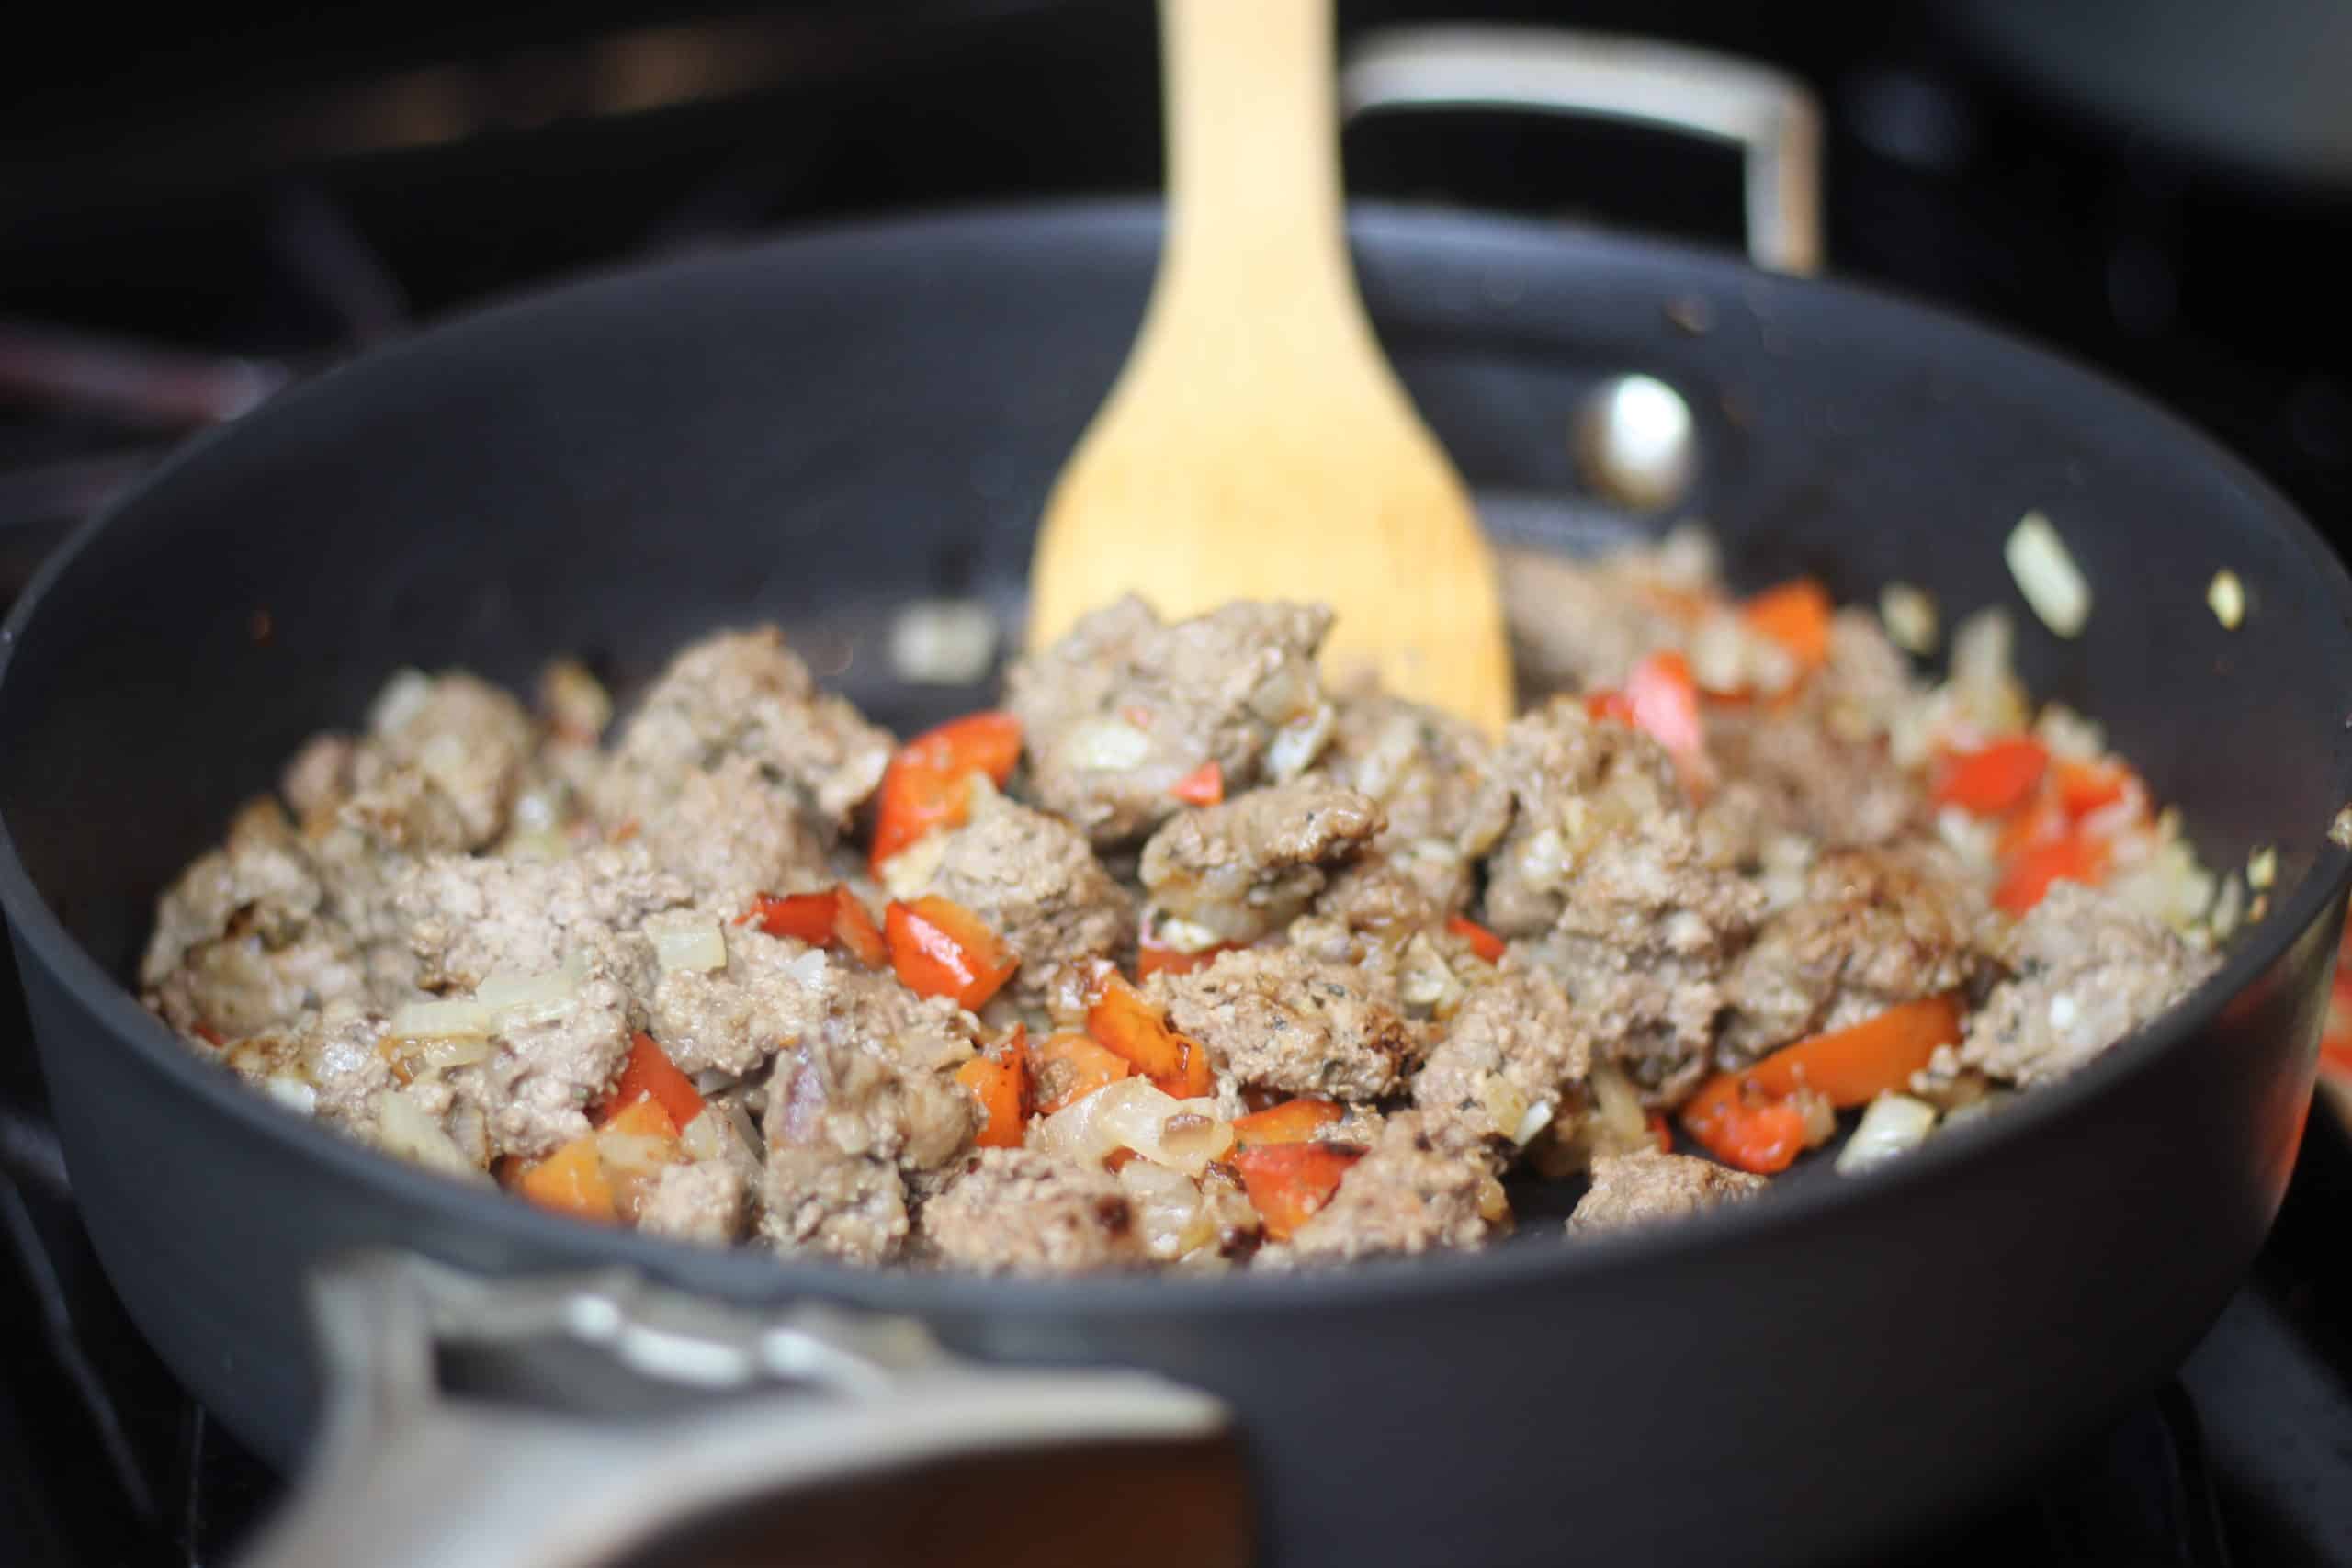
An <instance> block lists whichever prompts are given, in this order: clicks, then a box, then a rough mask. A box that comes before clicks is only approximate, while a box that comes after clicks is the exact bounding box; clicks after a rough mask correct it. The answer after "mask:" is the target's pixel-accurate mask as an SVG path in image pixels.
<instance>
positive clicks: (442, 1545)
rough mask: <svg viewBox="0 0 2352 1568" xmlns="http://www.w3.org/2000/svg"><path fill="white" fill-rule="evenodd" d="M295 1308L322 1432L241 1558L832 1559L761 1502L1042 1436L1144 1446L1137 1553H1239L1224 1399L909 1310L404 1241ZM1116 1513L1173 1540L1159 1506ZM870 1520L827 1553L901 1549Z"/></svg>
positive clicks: (1243, 1549) (371, 1567)
mask: <svg viewBox="0 0 2352 1568" xmlns="http://www.w3.org/2000/svg"><path fill="white" fill-rule="evenodd" d="M312 1318H313V1322H314V1325H315V1326H316V1329H317V1335H318V1339H319V1344H320V1348H321V1350H322V1356H323V1359H324V1361H325V1365H326V1371H327V1374H328V1380H327V1381H328V1396H327V1405H326V1409H325V1412H324V1418H323V1421H322V1427H321V1438H320V1441H319V1444H318V1446H317V1448H316V1450H314V1455H313V1458H312V1460H311V1462H310V1463H309V1464H308V1466H307V1467H306V1469H305V1471H304V1472H303V1474H302V1475H301V1476H300V1478H299V1480H298V1483H297V1486H296V1489H295V1492H294V1494H293V1495H292V1496H291V1498H290V1499H289V1501H288V1504H287V1505H286V1506H285V1507H284V1509H283V1510H282V1511H281V1512H280V1513H279V1515H278V1516H277V1517H275V1518H274V1519H272V1520H271V1521H270V1522H269V1524H268V1525H267V1526H266V1528H265V1529H263V1530H262V1531H261V1532H260V1533H259V1534H258V1535H257V1536H256V1538H255V1539H254V1541H253V1543H252V1544H251V1546H250V1548H249V1549H248V1550H247V1551H246V1552H245V1554H244V1555H243V1558H242V1559H241V1562H240V1568H321V1565H324V1564H333V1565H334V1568H392V1565H394V1564H401V1565H403V1568H598V1565H606V1564H636V1563H652V1562H671V1561H673V1560H674V1561H680V1562H684V1561H702V1562H710V1561H725V1562H736V1561H757V1562H777V1561H784V1560H786V1559H791V1560H797V1561H820V1560H822V1561H842V1560H843V1559H842V1558H841V1557H838V1556H836V1555H834V1554H833V1550H829V1548H828V1547H827V1545H826V1543H825V1540H824V1539H823V1536H822V1530H821V1528H820V1527H819V1526H810V1525H808V1524H806V1523H805V1522H804V1523H803V1524H802V1525H801V1526H798V1527H786V1526H783V1525H779V1524H776V1523H775V1521H776V1520H778V1519H781V1518H788V1517H791V1516H789V1515H786V1514H784V1513H783V1512H782V1510H783V1509H786V1508H789V1507H790V1506H793V1504H794V1502H795V1500H796V1499H797V1498H799V1497H801V1495H804V1494H808V1495H813V1494H815V1493H816V1492H817V1491H818V1490H819V1489H820V1488H826V1487H835V1488H838V1487H840V1486H842V1484H844V1483H857V1482H861V1481H865V1482H878V1481H883V1480H886V1479H887V1478H889V1477H893V1476H902V1475H903V1474H904V1472H909V1471H914V1470H921V1471H923V1472H924V1473H925V1474H926V1475H929V1474H933V1473H935V1472H936V1471H937V1469H938V1467H944V1466H948V1465H951V1464H952V1463H953V1462H954V1461H960V1460H968V1459H970V1458H972V1457H974V1456H976V1455H982V1454H989V1455H1001V1454H1005V1453H1021V1452H1023V1451H1024V1450H1039V1449H1048V1448H1050V1449H1056V1450H1072V1451H1073V1452H1074V1453H1077V1454H1079V1455H1080V1456H1081V1457H1080V1460H1078V1461H1074V1462H1080V1463H1084V1462H1100V1461H1102V1460H1103V1456H1104V1455H1106V1454H1110V1455H1115V1454H1118V1453H1122V1452H1125V1453H1131V1454H1142V1455H1148V1456H1149V1457H1148V1463H1149V1464H1150V1466H1151V1474H1152V1475H1153V1476H1154V1477H1155V1480H1156V1481H1157V1480H1161V1479H1166V1478H1169V1477H1170V1476H1173V1477H1174V1478H1175V1481H1176V1484H1177V1487H1178V1490H1179V1492H1180V1493H1181V1494H1182V1497H1181V1499H1180V1500H1181V1501H1182V1504H1183V1505H1184V1506H1182V1509H1181V1510H1180V1512H1181V1514H1182V1519H1183V1524H1182V1528H1181V1529H1178V1530H1177V1532H1176V1533H1177V1534H1179V1535H1182V1533H1183V1532H1184V1531H1185V1530H1191V1531H1192V1532H1193V1539H1191V1540H1183V1541H1172V1540H1156V1541H1153V1542H1150V1543H1149V1544H1150V1546H1152V1547H1156V1548H1168V1547H1174V1548H1176V1549H1177V1550H1179V1551H1182V1553H1183V1555H1182V1558H1181V1559H1177V1560H1181V1561H1187V1562H1207V1563H1233V1564H1236V1565H1237V1568H1238V1564H1241V1563H1244V1562H1247V1561H1248V1560H1249V1552H1250V1522H1249V1507H1248V1502H1247V1487H1246V1483H1245V1480H1244V1477H1243V1473H1242V1467H1241V1463H1240V1461H1239V1458H1238V1450H1237V1448H1236V1445H1235V1444H1234V1443H1233V1441H1232V1439H1231V1436H1230V1427H1229V1426H1228V1422H1227V1411H1226V1409H1225V1407H1224V1406H1223V1405H1222V1404H1219V1403H1218V1402H1217V1401H1216V1400H1215V1399H1212V1398H1210V1397H1209V1396H1208V1395H1206V1394H1204V1393H1195V1392H1193V1391H1191V1390H1187V1389H1183V1388H1180V1387H1178V1386H1176V1385H1175V1384H1173V1383H1170V1382H1165V1381H1164V1380H1162V1379H1159V1378H1157V1377H1153V1376H1150V1375H1148V1374H1145V1373H1140V1372H1128V1371H1037V1370H1034V1369H1021V1370H1017V1371H1013V1370H1000V1369H996V1368H989V1367H983V1366H980V1365H978V1363H975V1362H970V1361H966V1360H963V1359H958V1358H956V1357H954V1356H951V1355H950V1354H948V1353H947V1352H946V1351H945V1350H944V1349H942V1348H940V1346H939V1345H938V1343H937V1342H936V1341H935V1340H934V1339H933V1337H932V1336H931V1335H930V1333H929V1331H928V1330H926V1329H925V1328H924V1327H923V1326H922V1325H921V1324H919V1323H917V1322H915V1321H913V1320H911V1319H894V1318H887V1317H880V1316H873V1315H863V1314H851V1313H846V1312H843V1311H840V1310H836V1309H832V1308H828V1307H823V1306H819V1305H813V1304H803V1305H799V1306H795V1307H792V1308H789V1309H786V1310H784V1311H782V1312H780V1313H775V1314H762V1313H756V1312H752V1311H749V1310H744V1309H737V1308H732V1307H726V1306H721V1305H718V1304H717V1303H711V1302H707V1301H704V1300H700V1299H697V1298H695V1297H690V1296H687V1295H684V1294H682V1293H680V1292H674V1291H671V1290H668V1289H665V1288H662V1287H660V1286H657V1285H654V1284H651V1283H650V1282H649V1281H647V1280H644V1279H643V1278H642V1277H640V1276H638V1275H636V1274H634V1273H631V1272H628V1271H627V1270H614V1271H606V1272H598V1273H594V1274H587V1275H576V1276H565V1277H558V1278H543V1279H536V1280H495V1281H493V1280H483V1279H480V1278H477V1277H475V1276H473V1275H470V1274H467V1273H464V1272H462V1271H459V1270H458V1269H450V1268H447V1267H445V1266H442V1265H439V1264H435V1263H430V1262H427V1261H425V1260H424V1259H423V1258H416V1257H413V1256H411V1255H408V1254H403V1253H372V1254H366V1255H362V1256H358V1257H356V1258H349V1259H345V1260H344V1261H341V1262H339V1263H336V1264H334V1265H333V1266H331V1267H330V1268H328V1269H325V1270H323V1271H322V1274H321V1275H320V1276H319V1277H318V1279H317V1280H316V1281H315V1282H314V1285H313V1288H312ZM1161 1501H1162V1502H1163V1503H1165V1502H1166V1501H1167V1499H1165V1498H1163V1499H1162V1500H1161ZM1043 1512H1044V1511H1043V1510H1036V1511H1030V1510H1025V1509H1024V1510H1023V1516H1024V1517H1023V1518H1022V1520H1021V1523H1022V1527H1023V1537H1022V1539H1023V1541H1024V1542H1033V1543H1034V1542H1035V1541H1037V1540H1040V1539H1041V1534H1049V1533H1050V1529H1051V1526H1050V1524H1049V1523H1046V1522H1043V1521H1042V1519H1041V1517H1040V1516H1041V1515H1042V1513H1043ZM1132 1512H1133V1513H1134V1514H1135V1515H1136V1517H1138V1519H1149V1520H1153V1521H1156V1522H1155V1523H1154V1524H1153V1525H1152V1526H1151V1527H1150V1528H1152V1529H1156V1530H1157V1531H1158V1532H1159V1534H1160V1535H1162V1536H1163V1537H1164V1536H1166V1535H1167V1534H1168V1533H1169V1529H1168V1526H1167V1524H1166V1520H1167V1518H1168V1513H1167V1511H1166V1510H1165V1509H1164V1508H1162V1507H1160V1506H1154V1507H1153V1508H1151V1509H1149V1510H1144V1509H1135V1510H1132ZM752 1516H756V1517H758V1518H761V1519H764V1520H767V1521H769V1524H768V1525H763V1526H762V1527H760V1533H759V1537H758V1539H759V1540H761V1541H762V1542H763V1543H764V1544H763V1546H762V1547H761V1549H760V1551H759V1552H758V1554H757V1555H755V1556H745V1555H742V1554H741V1552H742V1549H741V1548H740V1547H738V1548H736V1549H734V1551H735V1554H733V1555H730V1551H729V1548H728V1547H727V1546H726V1544H725V1542H724V1540H723V1539H719V1538H714V1536H713V1535H712V1533H711V1532H712V1531H714V1530H718V1531H720V1532H721V1535H722V1537H723V1532H724V1529H726V1528H729V1527H725V1526H724V1525H723V1523H722V1522H721V1521H724V1520H727V1519H729V1518H733V1519H737V1520H739V1521H741V1520H742V1519H745V1518H747V1517H752ZM959 1517H961V1516H959ZM893 1518H896V1516H893ZM889 1522H890V1521H888V1520H885V1521H881V1523H882V1525H883V1528H880V1529H876V1520H874V1519H872V1518H870V1517H869V1518H865V1519H860V1520H857V1521H855V1523H856V1525H857V1527H858V1529H860V1530H861V1532H862V1533H861V1534H860V1535H859V1536H858V1537H857V1538H856V1545H855V1549H854V1555H853V1556H852V1557H851V1558H850V1559H848V1560H854V1561H860V1562H893V1561H898V1560H899V1559H898V1558H897V1557H896V1556H894V1554H893V1551H892V1541H891V1539H890V1538H891V1530H890V1529H889V1528H888V1524H889ZM899 1523H900V1524H901V1525H902V1527H903V1523H904V1522H903V1521H899ZM733 1528H737V1529H744V1528H749V1527H747V1526H742V1525H740V1524H739V1525H738V1526H737V1527H733ZM1137 1528H1139V1529H1140V1528H1145V1527H1144V1526H1142V1525H1141V1524H1139V1525H1138V1526H1137ZM697 1530H699V1531H700V1532H702V1533H700V1534H699V1535H696V1534H695V1531H697ZM900 1533H901V1534H902V1535H904V1536H905V1538H906V1541H905V1544H908V1545H911V1544H913V1542H914V1540H916V1538H917V1537H919V1536H922V1531H920V1530H915V1529H906V1528H902V1529H901V1531H900ZM715 1539H719V1543H718V1545H717V1546H716V1547H714V1540H715ZM926 1539H928V1540H929V1543H930V1545H931V1546H932V1547H933V1548H935V1547H936V1546H937V1544H938V1543H937V1540H936V1538H935V1537H929V1538H926ZM1135 1555H1136V1557H1139V1558H1140V1559H1141V1560H1143V1561H1146V1562H1149V1561H1153V1560H1156V1559H1159V1558H1160V1556H1161V1553H1159V1552H1157V1551H1150V1550H1146V1551H1140V1552H1138V1553H1136V1554H1135ZM1127 1560H1134V1559H1133V1558H1129V1559H1123V1561H1127Z"/></svg>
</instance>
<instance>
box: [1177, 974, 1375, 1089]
mask: <svg viewBox="0 0 2352 1568" xmlns="http://www.w3.org/2000/svg"><path fill="white" fill-rule="evenodd" d="M1149 989H1150V992H1151V994H1152V996H1153V997H1154V998H1155V999H1157V1000H1159V1001H1160V1002H1161V1003H1162V1004H1164V1005H1165V1006H1166V1007H1167V1009H1168V1019H1169V1021H1170V1023H1172V1024H1174V1025H1175V1026H1176V1028H1177V1029H1178V1030H1179V1031H1181V1032H1183V1033H1185V1034H1188V1035H1190V1036H1192V1037H1193V1039H1195V1040H1197V1041H1199V1042H1200V1043H1202V1044H1204V1045H1205V1046H1207V1047H1208V1049H1209V1052H1210V1054H1211V1056H1212V1057H1213V1058H1214V1059H1215V1060H1216V1063H1217V1064H1218V1066H1220V1067H1221V1068H1222V1070H1223V1071H1224V1073H1225V1074H1226V1075H1227V1077H1230V1078H1232V1079H1233V1080H1234V1081H1236V1082H1237V1083H1239V1084H1242V1085H1246V1086H1249V1087H1251V1088H1256V1089H1282V1090H1286V1091H1288V1092H1290V1093H1292V1094H1319V1095H1324V1096H1327V1097H1329V1098H1330V1099H1333V1100H1378V1099H1380V1098H1382V1097H1383V1096H1385V1095H1388V1094H1393V1093H1395V1092H1396V1091H1397V1088H1398V1087H1399V1085H1400V1084H1401V1083H1402V1082H1403V1079H1404V1075H1405V1073H1406V1072H1407V1071H1408V1069H1409V1068H1410V1066H1411V1065H1412V1062H1413V1059H1414V1058H1415V1056H1416V1055H1419V1045H1420V1041H1419V1032H1418V1031H1416V1030H1415V1028H1414V1027H1413V1025H1412V1024H1410V1023H1408V1022H1407V1021H1406V1020H1405V1019H1404V1018H1403V1017H1402V1016H1401V1015H1400V1014H1399V1013H1398V1012H1397V1009H1396V1007H1395V1006H1394V1005H1393V1003H1392V1002H1391V1000H1390V999H1389V998H1385V997H1384V996H1382V995H1380V994H1379V991H1378V990H1377V988H1376V987H1374V985H1372V984H1371V983H1370V982H1369V981H1367V979H1366V977H1365V976H1363V975H1362V974H1361V973H1358V972H1356V971H1353V970H1351V969H1349V968H1347V967H1345V966H1343V965H1340V964H1325V963H1322V962H1320V961H1318V960H1317V959H1315V958H1313V957H1311V956H1309V955H1308V954H1306V953H1301V952H1299V951H1298V950H1296V949H1295V948H1287V947H1276V948H1245V949H1242V950H1240V951H1238V952H1234V953H1219V954H1218V955H1217V958H1216V962H1215V963H1213V964H1210V965H1209V966H1208V967H1206V968H1204V969H1196V970H1194V971H1193V972H1192V973H1191V974H1189V975H1178V974H1173V973H1168V972H1162V973H1160V974H1158V975H1155V976H1152V977H1151V981H1150V985H1149Z"/></svg>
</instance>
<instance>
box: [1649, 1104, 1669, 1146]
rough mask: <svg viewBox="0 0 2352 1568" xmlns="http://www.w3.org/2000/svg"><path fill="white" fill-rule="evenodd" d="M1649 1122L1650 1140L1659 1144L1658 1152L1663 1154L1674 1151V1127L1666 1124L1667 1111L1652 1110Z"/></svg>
mask: <svg viewBox="0 0 2352 1568" xmlns="http://www.w3.org/2000/svg"><path fill="white" fill-rule="evenodd" d="M1649 1124H1650V1142H1652V1143H1654V1144H1656V1145H1657V1152H1658V1153H1660V1154H1662V1155H1670V1154H1672V1153H1673V1152H1674V1129H1673V1128H1671V1127H1669V1126H1668V1125H1667V1124H1666V1112H1665V1111H1651V1112H1650V1115H1649Z"/></svg>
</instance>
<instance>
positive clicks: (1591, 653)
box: [1501, 530, 1717, 692]
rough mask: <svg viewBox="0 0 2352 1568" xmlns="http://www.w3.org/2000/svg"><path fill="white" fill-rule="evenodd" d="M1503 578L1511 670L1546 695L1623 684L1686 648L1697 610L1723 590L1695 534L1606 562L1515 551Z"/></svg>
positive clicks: (1704, 542)
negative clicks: (1660, 655)
mask: <svg viewBox="0 0 2352 1568" xmlns="http://www.w3.org/2000/svg"><path fill="white" fill-rule="evenodd" d="M1501 577H1502V585H1503V614H1504V617H1505V619H1506V620H1507V621H1508V622H1509V623H1510V638H1511V658H1512V663H1513V666H1514V667H1515V668H1516V670H1517V671H1518V673H1519V678H1520V679H1521V681H1522V682H1526V683H1527V684H1528V685H1530V686H1532V687H1536V688H1538V689H1542V690H1546V691H1572V692H1577V691H1588V690H1590V689H1592V688H1594V687H1598V686H1617V685H1623V683H1624V680H1625V676H1626V674H1627V672H1628V671H1631V670H1632V669H1633V668H1634V665H1635V664H1637V663H1639V662H1640V661H1641V660H1643V659H1644V658H1645V657H1647V656H1648V655H1650V654H1652V653H1657V652H1659V651H1661V650H1663V649H1672V648H1679V647H1681V646H1682V643H1683V640H1684V638H1685V637H1687V636H1688V635H1689V624H1690V610H1691V606H1692V605H1693V604H1696V603H1697V602H1698V601H1699V600H1700V599H1701V598H1702V596H1703V595H1706V594H1709V593H1712V592H1714V591H1715V590H1716V587H1717V577H1716V565H1715V551H1714V547H1713V544H1712V543H1710V542H1709V541H1708V539H1707V538H1706V536H1704V535H1703V534H1700V533H1698V532H1697V531H1695V530H1692V531H1687V532H1686V531H1678V532H1677V533H1675V534H1673V535H1670V536H1668V537H1667V538H1666V539H1665V540H1664V541H1661V542H1660V543H1659V544H1657V545H1654V546H1644V547H1635V548H1631V549H1624V550H1619V551H1615V552H1613V553H1611V554H1610V555H1606V556H1603V557H1601V558H1599V559H1589V560H1570V559H1566V558H1562V557H1559V556H1555V555H1552V554H1549V553H1548V552H1544V551H1540V550H1514V551H1512V552H1510V557H1509V561H1508V566H1507V568H1506V570H1504V571H1503V572H1502V574H1501Z"/></svg>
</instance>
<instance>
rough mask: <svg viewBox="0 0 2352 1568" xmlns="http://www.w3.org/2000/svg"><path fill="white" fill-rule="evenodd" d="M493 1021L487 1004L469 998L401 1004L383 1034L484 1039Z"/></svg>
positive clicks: (427, 1037)
mask: <svg viewBox="0 0 2352 1568" xmlns="http://www.w3.org/2000/svg"><path fill="white" fill-rule="evenodd" d="M494 1021H495V1018H494V1015H493V1014H492V1011H491V1009H490V1006H489V1004H488V1003H486V1002H482V1001H480V1000H477V999H476V998H472V997H451V998H445V999H443V1000H439V1001H430V1002H404V1003H402V1004H401V1007H400V1008H399V1010H396V1011H395V1012H394V1013H393V1014H392V1016H391V1021H390V1023H389V1024H387V1025H386V1032H387V1033H389V1034H390V1036H391V1037H392V1038H393V1039H395V1040H453V1039H457V1038H459V1037H461V1036H465V1035H478V1036H483V1037H487V1036H488V1035H489V1033H490V1032H491V1029H492V1024H493V1022H494Z"/></svg>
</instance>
